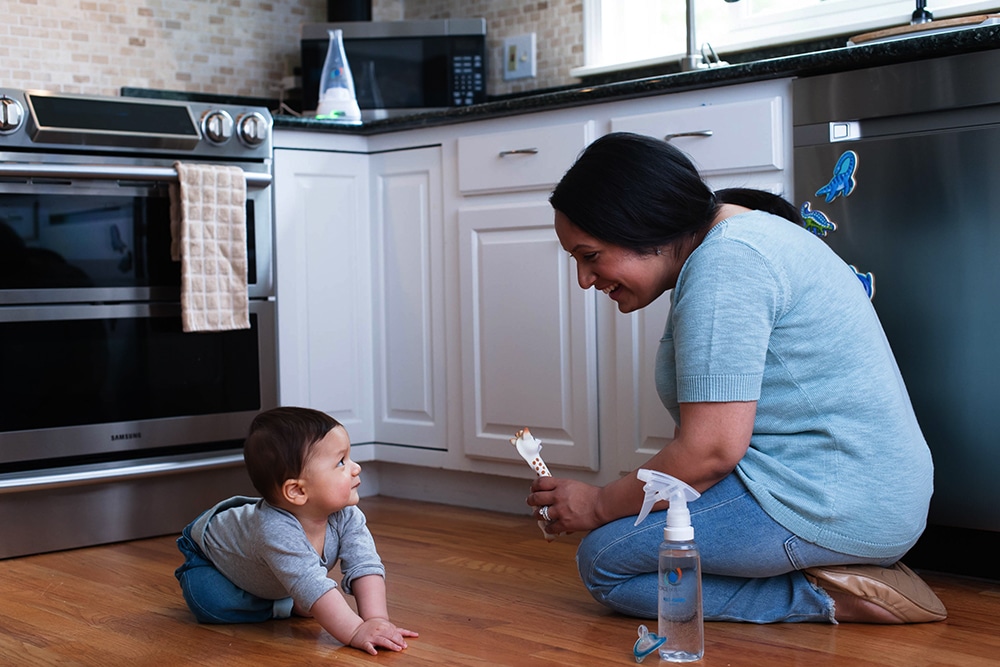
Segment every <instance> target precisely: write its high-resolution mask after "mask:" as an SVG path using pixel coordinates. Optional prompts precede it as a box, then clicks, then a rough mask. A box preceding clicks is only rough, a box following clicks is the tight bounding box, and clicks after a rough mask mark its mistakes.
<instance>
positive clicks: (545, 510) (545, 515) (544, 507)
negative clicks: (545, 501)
mask: <svg viewBox="0 0 1000 667" xmlns="http://www.w3.org/2000/svg"><path fill="white" fill-rule="evenodd" d="M538 513H539V514H541V515H542V518H543V519H545V520H546V521H548V522H550V523H551V521H552V519H550V518H549V506H548V505H542V508H541V509H540V510H538Z"/></svg>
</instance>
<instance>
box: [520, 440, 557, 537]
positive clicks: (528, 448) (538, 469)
mask: <svg viewBox="0 0 1000 667" xmlns="http://www.w3.org/2000/svg"><path fill="white" fill-rule="evenodd" d="M510 444H512V445H514V447H515V448H516V449H517V453H518V454H520V455H521V458H522V459H524V460H525V462H526V463H527V464H528V465H529V466H531V469H532V470H534V471H535V474H537V475H538V476H539V477H552V473H550V472H549V468H548V466H546V465H545V461H543V460H542V441H541V440H538V439H536V438H535V437H534V436H533V435H531V431H529V430H528V427H524V428H522V429H521V430H520V431H518V432H517V433H515V434H514V437H513V438H511V439H510ZM545 526H546V522H545V521H541V520H539V521H538V527H539V528H541V529H542V535H544V536H545V539H546V540H548V541H549V542H551V541H552V540H554V539H556V536H555V535H553V534H552V533H550V532H548V531H546V530H545Z"/></svg>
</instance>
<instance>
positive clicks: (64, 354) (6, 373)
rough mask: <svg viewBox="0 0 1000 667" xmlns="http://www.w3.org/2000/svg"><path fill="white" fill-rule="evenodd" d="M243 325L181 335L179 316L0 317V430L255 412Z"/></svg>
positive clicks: (256, 394)
mask: <svg viewBox="0 0 1000 667" xmlns="http://www.w3.org/2000/svg"><path fill="white" fill-rule="evenodd" d="M250 325H251V328H250V329H244V330H238V331H224V332H218V333H198V334H190V333H183V332H182V331H181V319H180V317H179V315H176V316H171V317H134V318H131V317H125V318H113V319H70V320H43V319H35V320H33V321H23V322H21V321H18V322H0V340H3V341H4V343H3V345H2V346H0V368H2V369H3V371H2V378H3V380H2V382H0V405H2V406H3V409H2V410H0V432H8V431H19V430H27V429H44V428H57V427H64V426H73V425H84V424H98V423H106V422H124V421H136V420H144V419H156V418H169V417H182V416H189V415H207V414H224V413H233V412H242V411H257V410H260V407H261V404H260V394H261V392H260V365H259V361H258V352H257V350H258V341H257V331H258V327H257V316H256V315H255V314H251V315H250Z"/></svg>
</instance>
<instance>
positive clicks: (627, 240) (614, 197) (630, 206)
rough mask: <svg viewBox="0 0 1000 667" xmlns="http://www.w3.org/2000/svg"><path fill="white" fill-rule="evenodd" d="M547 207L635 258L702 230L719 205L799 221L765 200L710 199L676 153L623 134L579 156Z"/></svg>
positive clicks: (769, 197)
mask: <svg viewBox="0 0 1000 667" xmlns="http://www.w3.org/2000/svg"><path fill="white" fill-rule="evenodd" d="M549 203H550V204H552V207H553V208H554V209H556V210H557V211H559V212H560V213H562V214H563V215H565V216H566V217H567V218H569V220H570V221H571V222H572V223H573V224H574V225H576V226H577V227H579V228H580V229H581V230H583V231H584V232H586V233H587V234H589V235H591V236H593V237H594V238H597V239H600V240H602V241H605V242H607V243H612V244H614V245H617V246H621V247H623V248H628V249H630V250H633V251H635V252H638V253H642V254H645V253H649V252H652V251H653V250H654V248H658V247H660V246H667V245H670V244H671V243H673V242H675V241H677V240H680V239H682V238H685V237H687V236H690V235H693V234H695V233H697V232H700V231H702V230H704V229H705V228H706V227H708V225H709V224H711V222H712V219H713V218H714V217H715V214H716V211H717V210H718V207H719V205H720V204H738V205H741V206H747V207H748V208H753V209H760V210H764V211H768V212H771V213H776V214H778V215H781V216H782V217H785V218H788V219H790V220H796V219H797V218H798V212H797V211H796V210H795V208H794V207H793V206H792V205H791V204H789V203H788V202H786V201H784V200H783V199H781V198H780V197H778V196H777V195H773V194H771V193H769V192H764V191H762V190H749V189H744V188H732V189H728V190H720V191H719V192H718V193H713V192H712V190H711V189H710V188H709V187H708V186H707V185H706V184H705V182H704V181H703V180H702V179H701V176H700V175H699V174H698V170H697V169H696V168H695V166H694V165H693V164H692V163H691V160H690V159H689V158H688V157H687V156H686V155H685V154H684V153H683V152H681V151H680V150H679V149H677V148H675V147H674V146H673V145H671V144H670V143H668V142H666V141H661V140H659V139H655V138H653V137H648V136H645V135H640V134H632V133H629V132H613V133H611V134H606V135H604V136H602V137H600V138H599V139H597V140H596V141H594V142H593V143H592V144H590V145H589V146H588V147H587V148H586V149H584V151H583V152H582V153H581V154H580V156H579V157H578V158H577V160H576V162H575V163H574V164H573V166H572V167H570V168H569V171H567V172H566V174H565V175H564V176H563V177H562V180H560V181H559V184H558V185H557V186H556V188H555V190H553V192H552V195H551V196H550V197H549Z"/></svg>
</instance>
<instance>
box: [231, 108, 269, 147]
mask: <svg viewBox="0 0 1000 667" xmlns="http://www.w3.org/2000/svg"><path fill="white" fill-rule="evenodd" d="M267 131H268V125H267V120H265V119H264V116H262V115H261V114H259V113H257V112H256V111H254V112H252V113H248V114H245V115H243V116H240V118H239V120H238V121H237V122H236V136H238V137H239V138H240V141H242V142H243V143H244V144H245V145H247V146H249V147H250V148H254V147H255V146H260V145H261V144H262V143H264V141H265V140H266V139H267Z"/></svg>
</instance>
